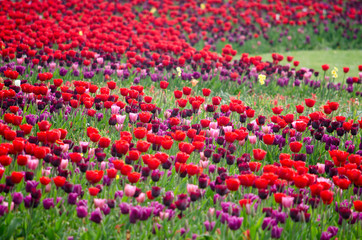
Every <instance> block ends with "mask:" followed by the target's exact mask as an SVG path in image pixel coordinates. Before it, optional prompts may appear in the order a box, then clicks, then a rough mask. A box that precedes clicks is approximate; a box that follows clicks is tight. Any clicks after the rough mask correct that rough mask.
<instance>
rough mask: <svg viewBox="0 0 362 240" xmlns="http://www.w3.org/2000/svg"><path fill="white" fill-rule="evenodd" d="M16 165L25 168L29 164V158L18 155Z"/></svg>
mask: <svg viewBox="0 0 362 240" xmlns="http://www.w3.org/2000/svg"><path fill="white" fill-rule="evenodd" d="M16 163H17V164H18V165H19V166H25V165H26V164H27V163H28V157H27V156H24V155H18V157H17V159H16Z"/></svg>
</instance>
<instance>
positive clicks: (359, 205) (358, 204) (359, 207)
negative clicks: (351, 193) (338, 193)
mask: <svg viewBox="0 0 362 240" xmlns="http://www.w3.org/2000/svg"><path fill="white" fill-rule="evenodd" d="M353 206H354V209H355V210H356V211H357V212H362V201H361V200H355V201H354V202H353Z"/></svg>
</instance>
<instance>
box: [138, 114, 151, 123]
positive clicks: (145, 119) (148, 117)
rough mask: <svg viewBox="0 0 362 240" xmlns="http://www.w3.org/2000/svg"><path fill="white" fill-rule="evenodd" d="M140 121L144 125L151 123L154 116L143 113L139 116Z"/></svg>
mask: <svg viewBox="0 0 362 240" xmlns="http://www.w3.org/2000/svg"><path fill="white" fill-rule="evenodd" d="M138 116H139V118H140V121H141V122H143V123H149V122H150V120H151V117H152V114H151V113H149V112H141V113H140V114H138Z"/></svg>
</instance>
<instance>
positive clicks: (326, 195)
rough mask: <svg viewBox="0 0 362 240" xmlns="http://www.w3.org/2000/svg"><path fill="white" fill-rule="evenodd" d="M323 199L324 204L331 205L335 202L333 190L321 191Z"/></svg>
mask: <svg viewBox="0 0 362 240" xmlns="http://www.w3.org/2000/svg"><path fill="white" fill-rule="evenodd" d="M320 196H321V198H322V201H323V203H324V204H326V205H329V204H331V203H332V202H333V192H331V191H329V190H324V191H322V192H321V193H320Z"/></svg>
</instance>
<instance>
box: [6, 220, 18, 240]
mask: <svg viewBox="0 0 362 240" xmlns="http://www.w3.org/2000/svg"><path fill="white" fill-rule="evenodd" d="M21 224H22V219H21V218H20V217H17V218H13V219H12V220H11V222H10V224H9V226H8V228H7V230H6V232H7V235H6V239H9V238H10V237H11V236H12V235H14V234H15V232H16V229H17V228H18V227H19V226H20V225H21Z"/></svg>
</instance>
